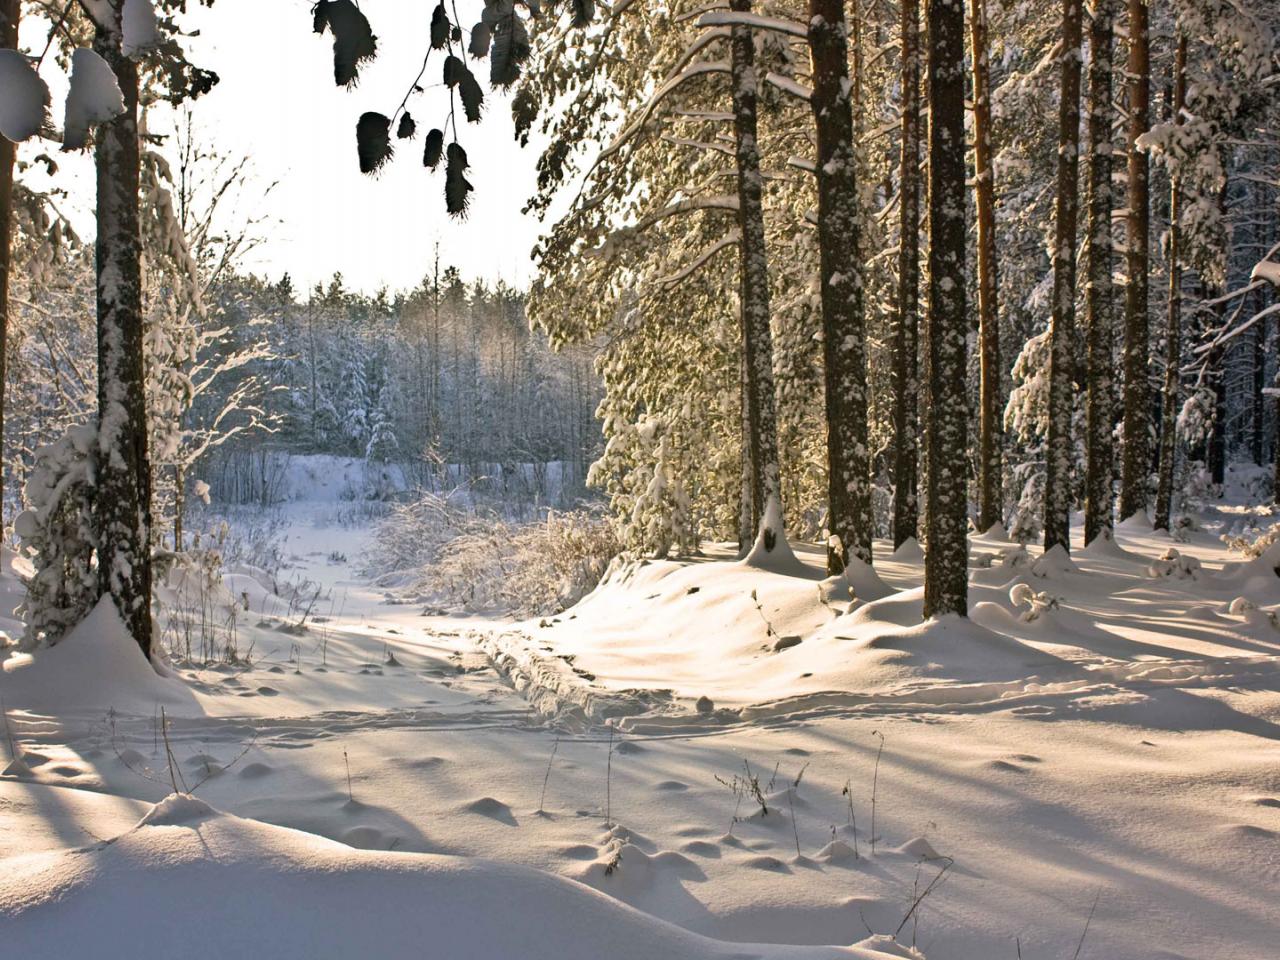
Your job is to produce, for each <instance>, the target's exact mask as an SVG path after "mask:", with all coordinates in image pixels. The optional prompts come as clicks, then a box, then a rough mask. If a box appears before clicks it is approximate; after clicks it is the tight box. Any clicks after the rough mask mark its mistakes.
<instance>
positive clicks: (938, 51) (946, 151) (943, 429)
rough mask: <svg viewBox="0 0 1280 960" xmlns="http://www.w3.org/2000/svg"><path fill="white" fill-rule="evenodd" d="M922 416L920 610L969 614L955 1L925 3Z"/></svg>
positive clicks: (959, 19)
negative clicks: (925, 412) (925, 396)
mask: <svg viewBox="0 0 1280 960" xmlns="http://www.w3.org/2000/svg"><path fill="white" fill-rule="evenodd" d="M928 11H929V13H928V17H929V19H928V46H929V61H928V62H929V67H928V78H929V301H928V327H929V329H928V341H929V347H928V349H929V370H928V382H929V400H928V403H929V416H928V448H927V457H928V467H927V473H928V481H927V491H928V496H927V503H926V506H925V519H926V523H927V525H928V533H927V536H926V552H925V568H924V615H925V616H926V617H936V616H943V615H946V614H960V615H961V616H964V615H966V614H967V613H968V590H969V571H968V562H969V544H968V525H969V524H968V519H969V518H968V496H967V490H966V480H967V477H966V473H967V471H966V464H967V462H968V456H967V453H968V449H967V448H968V417H969V404H968V398H967V396H966V393H967V389H966V383H965V368H966V365H967V363H966V360H967V357H966V354H967V348H968V319H967V317H966V316H965V224H964V207H965V202H964V201H965V137H964V99H965V97H964V94H965V90H964V80H965V65H964V5H963V2H962V0H929V6H928Z"/></svg>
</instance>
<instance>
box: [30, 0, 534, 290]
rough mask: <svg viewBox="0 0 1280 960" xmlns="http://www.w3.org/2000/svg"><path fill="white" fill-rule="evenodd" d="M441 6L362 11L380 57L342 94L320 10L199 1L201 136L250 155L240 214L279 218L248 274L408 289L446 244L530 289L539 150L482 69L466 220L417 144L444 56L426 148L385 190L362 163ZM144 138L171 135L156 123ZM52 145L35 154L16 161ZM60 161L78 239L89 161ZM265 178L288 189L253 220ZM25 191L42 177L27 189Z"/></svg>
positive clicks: (89, 186)
mask: <svg viewBox="0 0 1280 960" xmlns="http://www.w3.org/2000/svg"><path fill="white" fill-rule="evenodd" d="M432 6H433V4H431V3H430V2H427V0H365V2H364V3H363V5H362V9H363V10H364V12H365V14H366V16H368V17H369V20H370V22H371V23H372V25H373V31H374V33H375V34H376V35H377V37H378V50H379V52H378V58H377V59H376V60H375V61H373V62H372V63H370V64H366V65H365V67H364V68H363V70H362V71H361V81H360V85H359V86H358V87H356V88H355V89H354V90H351V91H347V90H343V89H341V88H339V87H336V86H335V85H334V83H333V53H332V38H331V36H330V35H329V34H327V33H326V34H325V35H324V36H319V35H317V34H314V33H312V31H311V0H217V2H216V3H215V4H214V5H213V6H212V7H211V8H203V7H198V6H196V5H195V4H192V5H191V8H190V9H191V12H190V13H189V14H188V17H187V22H188V23H189V24H190V26H191V27H192V28H199V29H200V31H201V33H202V36H201V37H199V38H197V39H193V40H191V41H190V43H189V49H190V50H191V59H192V60H193V62H195V63H197V64H199V65H200V66H204V67H207V68H209V69H212V70H215V71H217V73H218V74H219V75H220V76H221V78H222V81H221V83H219V84H218V86H217V87H215V88H214V90H213V92H212V93H211V94H209V95H208V96H207V97H202V98H201V99H200V100H199V101H197V102H196V104H195V108H194V117H195V120H196V123H197V126H198V128H200V129H202V130H203V131H204V133H205V134H206V136H207V138H208V140H209V141H210V142H212V143H213V144H215V145H216V146H217V148H218V149H219V150H220V151H221V152H223V153H225V154H230V155H231V156H233V157H236V156H244V155H249V156H252V158H253V176H254V178H255V180H256V181H257V183H258V188H257V189H253V188H251V189H249V190H248V191H247V199H248V200H250V201H253V202H254V203H255V209H253V210H245V211H241V214H242V215H254V216H257V215H261V214H262V213H264V212H265V213H268V214H269V215H270V216H271V217H273V218H274V219H275V220H276V221H277V223H276V224H275V225H273V226H269V227H268V228H267V237H268V242H267V243H265V244H263V245H262V246H261V247H260V248H259V249H258V250H256V251H255V252H254V253H253V254H252V255H251V257H250V258H249V261H248V262H247V263H246V264H245V266H246V267H247V268H248V269H250V270H252V271H253V272H255V273H259V274H261V275H265V276H267V277H269V278H270V279H273V280H274V279H278V278H279V276H280V275H281V274H283V273H285V272H286V271H287V272H288V273H289V274H290V275H291V276H292V277H293V279H294V282H295V286H296V287H300V288H305V287H309V286H310V285H311V284H313V283H315V282H317V281H325V280H327V279H328V278H329V277H330V276H332V275H333V273H334V271H335V270H341V271H342V274H343V277H344V279H345V282H346V285H347V286H348V288H353V289H358V290H363V291H366V292H373V291H375V290H376V289H378V288H379V287H381V286H386V287H388V288H390V289H392V290H395V289H407V288H412V287H414V286H416V285H417V284H418V283H419V282H420V281H421V280H422V279H423V277H424V276H426V275H427V273H428V272H429V271H430V269H431V261H432V255H433V246H434V244H435V243H436V242H437V241H439V244H440V259H441V264H442V266H448V265H454V266H457V267H458V268H459V270H461V271H462V274H463V276H464V278H466V279H474V278H484V279H487V280H490V281H494V280H498V279H503V280H506V281H507V282H509V283H513V284H517V285H520V286H524V285H526V284H527V283H528V282H529V280H530V279H531V278H532V272H533V270H532V264H531V262H530V260H529V251H530V249H531V248H532V246H533V244H534V242H535V241H536V240H537V237H538V235H539V233H540V232H541V228H540V224H539V222H538V221H537V220H536V219H534V218H532V217H526V216H524V215H523V214H521V212H520V210H521V208H522V207H523V206H524V203H525V201H526V200H527V198H528V197H529V195H530V193H531V192H532V189H533V186H534V182H535V176H536V175H535V169H534V165H535V163H536V160H537V156H538V142H536V141H535V142H531V144H530V146H529V147H527V148H524V149H521V148H520V147H519V145H518V144H516V143H515V141H514V139H513V132H512V124H511V113H510V106H509V101H508V98H507V97H504V96H501V95H498V94H495V93H492V92H489V91H488V90H487V87H488V84H487V80H488V63H487V61H486V62H483V63H480V64H478V65H477V69H476V74H477V77H478V78H479V79H480V81H481V84H482V85H483V86H485V87H486V103H485V114H484V118H483V120H482V122H481V123H480V124H469V125H463V126H461V127H460V131H461V133H462V136H461V137H460V140H461V143H462V145H463V147H464V148H465V149H466V150H467V155H468V159H469V160H470V163H471V170H470V172H469V174H468V179H469V180H470V181H471V183H472V184H473V185H474V186H475V188H476V189H475V192H474V193H472V195H471V210H470V215H469V217H468V219H467V220H466V221H456V220H452V219H451V218H449V217H448V215H447V214H446V213H445V210H444V172H443V165H441V169H440V170H439V171H438V172H435V173H432V172H431V171H429V170H427V169H426V168H424V167H423V166H422V137H423V136H424V135H425V133H426V130H427V129H428V128H430V127H432V126H439V125H441V123H442V121H443V119H444V116H445V114H446V113H447V98H445V96H444V94H443V91H442V90H441V89H434V90H433V89H431V85H438V84H439V83H440V71H441V69H442V67H443V58H442V57H440V55H439V53H433V54H432V59H431V65H430V66H429V68H428V72H427V74H426V75H425V76H424V77H423V80H422V85H423V86H424V87H427V91H426V93H425V94H424V95H421V96H416V97H413V98H411V99H410V112H411V113H412V114H413V115H414V118H415V119H416V120H417V122H418V131H419V133H418V136H417V137H416V138H415V139H414V140H412V141H398V142H397V146H398V148H399V149H398V151H397V155H396V156H395V157H394V158H393V160H392V161H391V162H390V164H389V165H388V166H387V167H386V168H384V170H383V172H382V174H381V175H380V176H379V177H378V178H377V179H376V180H375V179H371V178H369V177H367V176H364V175H362V174H361V173H360V171H359V168H358V166H357V162H356V141H355V126H356V120H357V119H358V118H359V116H360V114H361V113H362V112H364V111H365V110H376V111H378V112H381V113H385V114H387V115H388V116H389V115H390V114H391V111H392V110H394V109H395V107H396V105H397V104H399V102H400V100H401V98H402V97H403V96H404V94H405V91H406V90H408V89H409V86H410V84H411V83H412V81H413V78H414V77H415V76H416V75H417V72H418V68H419V67H420V66H421V63H422V55H423V53H424V52H425V50H426V46H427V44H426V38H427V27H428V23H429V21H430V15H431V8H432ZM458 11H459V14H460V15H461V16H462V17H463V19H464V20H466V19H467V18H468V17H473V18H475V19H478V18H479V12H480V4H479V3H478V2H476V0H459V2H458ZM469 25H470V24H468V26H469ZM29 27H30V29H24V31H23V36H22V42H23V44H24V45H25V46H26V47H27V48H28V49H34V50H35V51H37V52H38V51H39V50H40V48H41V47H43V45H44V34H43V32H42V30H41V29H40V27H39V25H37V24H36V23H34V22H32V23H30V24H29ZM51 66H52V65H51V64H46V66H45V68H44V70H43V72H44V73H45V74H46V76H47V78H48V80H49V81H50V86H51V87H52V88H53V95H54V105H53V113H54V116H55V120H56V121H57V122H59V123H60V122H61V112H62V106H61V91H62V90H63V89H65V88H64V87H63V85H62V84H61V83H59V82H57V78H56V76H54V74H56V72H57V71H56V68H54V69H53V70H51V69H50V67H51ZM459 112H460V111H459ZM151 130H152V132H153V133H163V132H166V131H165V130H164V129H163V123H162V122H161V121H160V118H158V117H157V118H155V119H153V120H152V121H151ZM52 146H56V145H53V144H41V145H38V146H37V145H35V144H28V145H26V146H25V147H24V148H23V155H24V156H28V157H29V156H34V155H35V154H36V153H38V152H40V151H41V150H48V149H49V148H50V147H52ZM59 162H60V163H61V165H62V168H63V169H62V171H61V172H60V173H59V175H58V176H57V177H56V178H55V181H56V183H57V184H58V185H59V186H62V187H63V188H65V189H67V190H69V191H70V192H71V198H70V201H69V204H68V206H69V208H70V209H69V210H68V211H67V212H68V213H69V214H70V215H71V216H72V217H73V219H74V221H75V223H76V225H77V228H78V229H79V230H80V232H81V235H82V236H85V237H86V238H88V237H91V236H92V229H93V223H92V209H93V181H92V165H91V162H90V160H89V158H88V157H82V156H71V157H64V158H62V159H60V161H59ZM272 181H279V186H277V187H276V188H275V190H274V191H273V192H272V193H271V195H270V197H269V199H268V200H267V202H266V205H265V209H258V208H257V206H258V205H257V198H260V197H261V194H262V189H263V188H265V186H266V185H268V184H270V183H271V182H272ZM32 184H33V186H36V185H39V186H47V185H49V181H47V180H46V179H45V178H43V177H40V178H38V179H37V178H35V177H32Z"/></svg>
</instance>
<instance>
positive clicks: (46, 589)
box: [14, 424, 98, 649]
mask: <svg viewBox="0 0 1280 960" xmlns="http://www.w3.org/2000/svg"><path fill="white" fill-rule="evenodd" d="M96 437H97V430H96V428H95V427H94V426H93V425H92V424H82V425H80V426H77V427H72V428H71V429H70V430H68V431H67V432H66V434H64V435H63V437H62V438H61V439H60V440H57V441H55V442H54V443H51V444H48V445H46V446H44V447H41V448H40V449H39V450H37V451H36V453H35V458H34V459H35V462H34V464H33V465H32V468H31V474H30V476H29V477H28V479H27V487H26V499H27V503H28V505H29V507H28V509H27V510H25V511H24V512H23V513H21V514H19V515H18V517H17V519H16V520H15V521H14V531H15V532H16V533H17V535H18V539H19V541H20V543H21V548H22V552H23V553H24V554H26V555H27V556H29V557H30V558H31V560H32V562H33V564H34V566H35V574H34V575H33V576H32V577H31V580H30V582H29V583H28V585H27V598H26V600H25V602H24V603H23V606H22V607H21V608H20V612H21V615H22V616H23V618H24V619H25V620H26V624H27V629H26V634H25V635H24V637H23V646H24V647H26V648H28V649H29V648H32V647H35V646H38V645H40V644H42V643H47V644H54V643H57V642H58V640H60V639H61V638H62V636H63V635H64V634H65V633H67V631H69V630H70V629H71V628H72V627H74V626H75V625H76V624H77V623H79V622H80V621H81V620H83V619H84V618H85V616H87V615H88V613H89V611H90V610H91V609H92V608H93V605H94V603H95V602H96V601H97V599H98V589H97V574H96V570H95V566H94V542H93V522H92V513H91V510H92V508H91V501H90V496H91V494H92V488H91V481H90V457H91V452H92V450H93V444H94V441H95V439H96Z"/></svg>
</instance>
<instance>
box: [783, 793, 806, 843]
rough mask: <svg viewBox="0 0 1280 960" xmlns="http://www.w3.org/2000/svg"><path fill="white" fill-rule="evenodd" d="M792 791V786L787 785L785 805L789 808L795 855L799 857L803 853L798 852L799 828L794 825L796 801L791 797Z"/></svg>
mask: <svg viewBox="0 0 1280 960" xmlns="http://www.w3.org/2000/svg"><path fill="white" fill-rule="evenodd" d="M793 793H794V788H792V787H788V788H787V806H789V807H790V808H791V832H792V833H793V834H795V838H796V857H797V858H799V857H802V856H804V854H802V853H801V852H800V828H799V827H797V826H796V802H795V800H794V798H793V797H792V794H793Z"/></svg>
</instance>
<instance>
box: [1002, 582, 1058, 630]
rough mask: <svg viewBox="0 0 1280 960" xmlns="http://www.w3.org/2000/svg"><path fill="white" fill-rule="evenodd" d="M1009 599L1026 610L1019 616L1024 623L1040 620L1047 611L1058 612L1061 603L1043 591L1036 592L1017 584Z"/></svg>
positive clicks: (1023, 584)
mask: <svg viewBox="0 0 1280 960" xmlns="http://www.w3.org/2000/svg"><path fill="white" fill-rule="evenodd" d="M1009 599H1010V600H1011V601H1012V602H1013V604H1014V606H1017V607H1022V608H1024V609H1023V611H1022V613H1020V614H1019V615H1018V619H1019V620H1021V621H1022V622H1023V623H1032V622H1034V621H1036V620H1039V619H1040V617H1041V616H1043V615H1044V613H1045V612H1046V611H1049V610H1057V609H1058V605H1059V604H1060V603H1061V601H1060V599H1059V598H1058V597H1055V596H1053V595H1051V594H1049V593H1045V592H1042V591H1036V590H1033V589H1031V587H1030V586H1029V585H1027V584H1025V583H1015V584H1014V585H1013V588H1012V589H1011V590H1010V591H1009Z"/></svg>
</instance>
